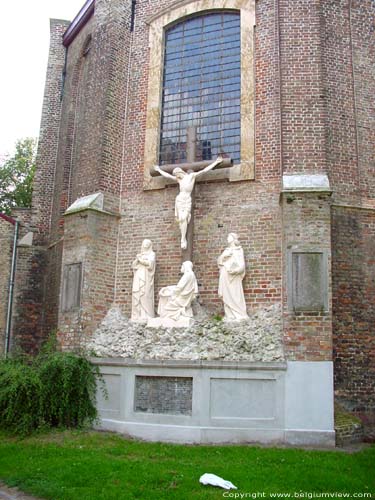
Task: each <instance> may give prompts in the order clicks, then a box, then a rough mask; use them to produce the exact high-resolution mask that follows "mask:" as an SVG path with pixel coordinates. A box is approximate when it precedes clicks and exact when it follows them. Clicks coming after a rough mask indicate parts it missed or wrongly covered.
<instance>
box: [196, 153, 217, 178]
mask: <svg viewBox="0 0 375 500" xmlns="http://www.w3.org/2000/svg"><path fill="white" fill-rule="evenodd" d="M222 162H223V159H222V157H221V156H218V157H217V158H216V160H215V161H214V162H213V163H211V164H210V165H207V167H205V168H203V169H202V170H200V171H199V172H195V174H194V177H198V176H199V175H202V174H205V173H206V172H209V171H210V170H212V169H213V168H215V167H216V165H219V163H222Z"/></svg>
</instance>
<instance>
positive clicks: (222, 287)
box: [217, 233, 248, 321]
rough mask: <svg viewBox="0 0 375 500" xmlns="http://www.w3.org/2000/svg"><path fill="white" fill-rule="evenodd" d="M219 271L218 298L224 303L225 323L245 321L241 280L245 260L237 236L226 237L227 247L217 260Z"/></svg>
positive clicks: (231, 234)
mask: <svg viewBox="0 0 375 500" xmlns="http://www.w3.org/2000/svg"><path fill="white" fill-rule="evenodd" d="M217 263H218V266H219V269H220V278H219V290H218V293H219V297H220V298H221V299H222V300H223V302H224V311H225V317H224V320H225V321H241V320H244V319H247V318H248V316H247V312H246V303H245V296H244V292H243V286H242V280H243V278H244V276H245V258H244V253H243V250H242V247H241V245H240V242H239V241H238V236H237V234H235V233H230V234H229V235H228V247H227V248H226V249H225V250H224V252H223V253H222V254H221V255H220V257H219V258H218V261H217Z"/></svg>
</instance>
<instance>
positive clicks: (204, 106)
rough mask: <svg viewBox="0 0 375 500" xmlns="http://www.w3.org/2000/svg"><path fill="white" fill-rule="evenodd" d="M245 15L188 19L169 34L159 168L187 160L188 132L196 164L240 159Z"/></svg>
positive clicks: (215, 13)
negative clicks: (219, 158) (191, 134)
mask: <svg viewBox="0 0 375 500" xmlns="http://www.w3.org/2000/svg"><path fill="white" fill-rule="evenodd" d="M240 94H241V43H240V15H239V13H235V12H225V11H221V12H214V13H210V14H206V15H203V16H199V17H193V18H189V19H187V20H185V21H183V22H180V23H178V24H176V25H175V26H173V27H172V28H170V29H169V30H167V31H166V33H165V54H164V77H163V99H162V114H161V135H160V158H159V161H160V164H161V165H165V164H171V163H184V162H186V161H187V130H188V129H189V128H190V127H193V128H194V131H195V134H196V147H195V161H200V160H211V159H212V158H216V156H217V155H219V154H221V155H222V156H224V157H231V158H232V159H233V161H234V163H239V161H240V148H241V139H240V137H241V131H240V121H241V108H240Z"/></svg>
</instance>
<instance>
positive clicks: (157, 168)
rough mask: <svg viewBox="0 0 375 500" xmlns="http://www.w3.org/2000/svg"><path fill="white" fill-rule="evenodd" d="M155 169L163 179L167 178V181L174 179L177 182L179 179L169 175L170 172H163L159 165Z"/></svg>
mask: <svg viewBox="0 0 375 500" xmlns="http://www.w3.org/2000/svg"><path fill="white" fill-rule="evenodd" d="M154 169H155V171H156V172H159V174H160V175H162V176H163V177H165V178H166V179H172V180H173V181H177V179H176V177H175V176H174V175H171V174H168V172H164V170H162V169H161V168H160V167H159V165H155V167H154Z"/></svg>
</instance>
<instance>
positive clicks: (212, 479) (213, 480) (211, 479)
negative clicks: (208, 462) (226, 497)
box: [199, 472, 237, 490]
mask: <svg viewBox="0 0 375 500" xmlns="http://www.w3.org/2000/svg"><path fill="white" fill-rule="evenodd" d="M199 482H200V483H202V484H205V485H206V484H210V485H211V486H219V487H220V488H224V490H230V489H233V490H236V489H237V486H234V484H233V483H231V482H230V481H226V480H225V479H223V478H222V477H219V476H216V475H215V474H208V473H207V472H206V474H203V476H201V477H200V478H199Z"/></svg>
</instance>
